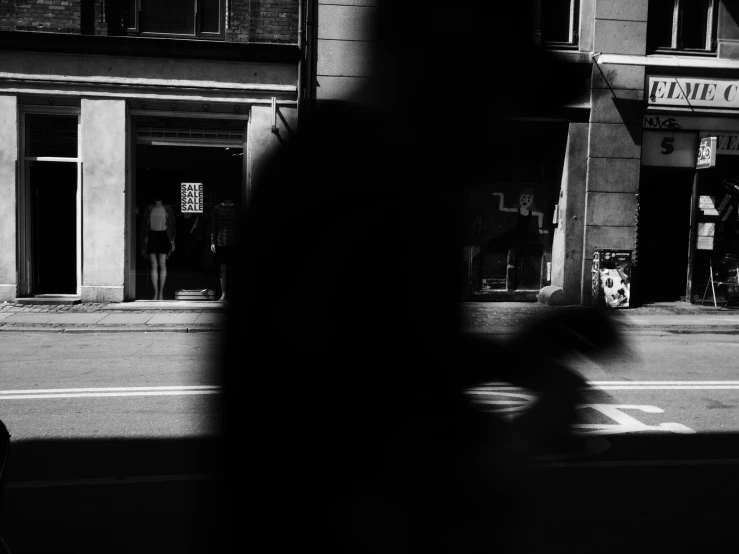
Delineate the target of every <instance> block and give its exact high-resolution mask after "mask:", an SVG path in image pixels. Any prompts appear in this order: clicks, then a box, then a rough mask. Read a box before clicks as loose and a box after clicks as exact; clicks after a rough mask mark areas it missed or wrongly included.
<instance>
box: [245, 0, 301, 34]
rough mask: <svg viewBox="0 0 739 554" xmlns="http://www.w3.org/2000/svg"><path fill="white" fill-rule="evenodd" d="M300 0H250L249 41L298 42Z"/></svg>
mask: <svg viewBox="0 0 739 554" xmlns="http://www.w3.org/2000/svg"><path fill="white" fill-rule="evenodd" d="M298 2H299V0H248V2H247V1H244V3H245V4H248V7H249V9H248V16H249V42H276V43H282V44H297V42H298Z"/></svg>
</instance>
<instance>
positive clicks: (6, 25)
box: [0, 0, 81, 33]
mask: <svg viewBox="0 0 739 554" xmlns="http://www.w3.org/2000/svg"><path fill="white" fill-rule="evenodd" d="M80 2H81V0H3V4H2V6H3V9H2V24H0V25H2V29H3V30H7V31H14V30H16V31H40V32H47V33H79V32H80ZM11 5H12V6H13V7H12V8H11Z"/></svg>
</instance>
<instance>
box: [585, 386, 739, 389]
mask: <svg viewBox="0 0 739 554" xmlns="http://www.w3.org/2000/svg"><path fill="white" fill-rule="evenodd" d="M591 388H594V389H600V390H737V389H739V385H692V386H691V385H677V386H661V387H660V386H656V385H645V386H636V387H624V386H621V385H601V386H598V385H592V386H591Z"/></svg>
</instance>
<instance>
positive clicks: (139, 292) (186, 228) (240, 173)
mask: <svg viewBox="0 0 739 554" xmlns="http://www.w3.org/2000/svg"><path fill="white" fill-rule="evenodd" d="M162 142H164V141H162ZM173 142H174V141H169V142H167V143H165V144H157V141H147V143H145V144H141V143H139V144H138V145H137V146H136V202H135V205H136V214H137V215H136V229H137V233H136V241H137V244H136V248H135V249H134V251H135V252H136V253H137V255H138V263H137V266H136V267H137V270H136V299H137V300H151V299H153V298H154V297H155V289H154V282H153V278H152V269H153V268H152V265H151V262H150V260H149V258H148V255H145V254H144V253H142V248H143V244H142V241H141V239H142V237H143V235H144V233H145V232H146V230H145V229H143V226H144V222H145V221H144V214H145V213H146V208H147V206H148V205H151V204H153V203H154V201H155V200H157V198H155V196H156V197H159V198H158V199H159V200H161V201H162V203H163V204H166V205H169V206H170V207H171V208H172V211H173V213H174V216H175V225H176V230H177V234H176V239H175V249H174V251H173V252H172V253H171V254H170V256H169V258H168V259H167V260H166V271H167V273H166V281H165V286H164V296H163V299H164V300H208V299H217V298H218V297H219V296H220V294H221V290H220V281H219V271H220V266H219V264H218V260H217V258H216V254H214V253H213V252H212V251H211V248H210V228H211V223H212V212H213V209H214V208H215V207H216V206H218V205H219V204H221V203H223V202H225V201H229V200H230V201H231V202H233V203H234V204H235V205H237V206H240V205H242V204H243V197H244V170H243V167H244V162H243V148H242V147H241V146H238V147H237V146H223V145H219V146H208V145H207V144H202V145H199V146H193V145H192V144H189V145H188V144H183V145H178V144H173ZM182 183H202V190H203V212H202V213H183V211H182V209H181V202H180V200H181V185H182ZM158 271H159V273H158V276H157V279H160V278H161V268H159V270H158Z"/></svg>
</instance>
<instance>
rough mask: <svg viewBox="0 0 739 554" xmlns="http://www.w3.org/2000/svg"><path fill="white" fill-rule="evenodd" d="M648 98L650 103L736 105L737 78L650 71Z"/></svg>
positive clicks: (727, 106)
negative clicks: (674, 75)
mask: <svg viewBox="0 0 739 554" xmlns="http://www.w3.org/2000/svg"><path fill="white" fill-rule="evenodd" d="M647 100H648V102H649V104H650V105H653V106H685V107H688V106H693V107H698V106H700V107H712V108H739V80H736V79H694V78H692V77H664V76H652V75H650V76H649V77H648V80H647Z"/></svg>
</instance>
